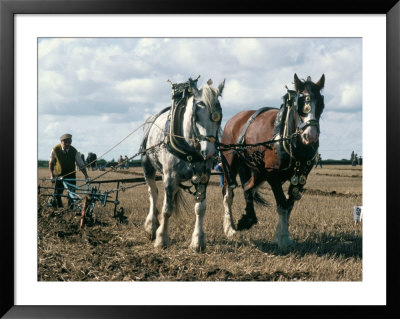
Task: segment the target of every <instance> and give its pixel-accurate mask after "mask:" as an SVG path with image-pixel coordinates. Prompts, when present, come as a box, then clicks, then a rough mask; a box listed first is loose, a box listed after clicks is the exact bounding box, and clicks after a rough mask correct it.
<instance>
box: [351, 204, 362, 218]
mask: <svg viewBox="0 0 400 319" xmlns="http://www.w3.org/2000/svg"><path fill="white" fill-rule="evenodd" d="M353 218H354V221H355V222H361V221H362V219H363V212H362V206H354V210H353Z"/></svg>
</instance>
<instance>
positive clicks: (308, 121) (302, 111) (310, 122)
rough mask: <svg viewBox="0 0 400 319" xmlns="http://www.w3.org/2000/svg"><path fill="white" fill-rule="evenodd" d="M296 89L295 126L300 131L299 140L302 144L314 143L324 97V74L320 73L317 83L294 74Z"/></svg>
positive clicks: (316, 137) (316, 139) (317, 137)
mask: <svg viewBox="0 0 400 319" xmlns="http://www.w3.org/2000/svg"><path fill="white" fill-rule="evenodd" d="M294 84H295V89H296V93H297V94H296V101H295V102H296V103H295V106H296V110H297V114H298V116H297V119H298V120H297V127H298V128H299V130H300V132H301V135H300V137H301V141H302V143H303V144H304V145H311V144H313V143H316V142H317V141H318V139H319V133H320V131H319V119H320V117H321V114H322V111H323V109H324V97H323V95H321V92H320V91H321V90H322V89H323V87H324V84H325V75H324V74H322V76H321V78H320V80H319V81H318V82H317V83H313V82H312V81H311V77H307V79H306V80H305V81H301V80H300V79H299V78H298V77H297V74H295V75H294Z"/></svg>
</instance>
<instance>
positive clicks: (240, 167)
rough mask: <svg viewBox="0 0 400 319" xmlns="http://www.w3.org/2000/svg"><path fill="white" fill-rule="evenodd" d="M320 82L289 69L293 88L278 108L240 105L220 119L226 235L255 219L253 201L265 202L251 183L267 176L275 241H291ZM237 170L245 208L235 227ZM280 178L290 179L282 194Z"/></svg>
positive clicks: (312, 146)
mask: <svg viewBox="0 0 400 319" xmlns="http://www.w3.org/2000/svg"><path fill="white" fill-rule="evenodd" d="M324 82H325V76H324V75H322V77H321V79H320V80H319V81H318V82H317V83H313V82H312V81H311V78H310V77H308V78H307V80H305V81H301V80H300V79H299V78H298V77H297V75H296V74H295V75H294V84H295V91H291V90H288V92H287V94H286V95H285V96H284V97H283V104H282V106H281V108H280V109H276V108H262V109H260V110H258V111H254V110H253V111H242V112H240V113H238V114H236V115H235V116H233V117H232V118H231V119H230V120H229V121H228V122H227V124H226V125H225V128H224V131H223V134H222V137H221V144H220V150H221V157H222V161H223V164H224V172H225V183H224V184H225V186H224V189H223V200H224V209H225V215H224V232H225V234H226V235H227V236H228V237H231V236H233V235H234V234H235V233H236V231H237V230H244V229H249V228H250V227H251V226H252V225H254V224H256V223H257V217H256V214H255V211H254V205H253V202H254V201H255V202H258V203H261V204H266V202H265V201H263V200H262V198H261V197H260V196H259V195H258V193H257V188H258V187H259V186H260V185H261V184H263V182H265V181H267V182H268V183H269V184H270V186H271V188H272V192H273V194H274V197H275V200H276V204H277V211H278V215H279V221H278V225H277V228H276V232H275V242H276V243H277V244H278V246H279V248H283V249H285V248H287V247H288V246H289V245H291V244H292V241H291V239H290V237H289V216H290V212H291V211H292V208H293V205H294V202H295V200H298V199H300V197H301V194H300V193H301V192H302V190H303V187H304V185H305V183H306V180H307V176H308V174H309V172H310V171H311V169H312V166H313V164H314V159H315V156H316V154H317V151H318V146H319V141H318V140H319V132H320V131H319V119H320V116H321V113H322V111H323V109H324V99H323V96H322V95H321V93H320V91H321V89H322V88H323V87H324ZM237 174H239V177H240V181H241V184H242V188H243V191H244V197H245V200H246V208H245V214H243V215H242V217H241V219H240V220H239V222H238V225H237V227H235V225H234V222H233V219H232V201H233V189H234V188H235V187H236V186H237V184H236V176H237ZM286 181H290V186H289V189H288V196H286V195H285V194H284V192H283V189H282V185H283V184H284V183H285V182H286Z"/></svg>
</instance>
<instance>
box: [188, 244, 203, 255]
mask: <svg viewBox="0 0 400 319" xmlns="http://www.w3.org/2000/svg"><path fill="white" fill-rule="evenodd" d="M190 248H191V249H192V250H193V251H194V252H195V253H202V252H204V251H205V250H206V245H204V244H203V245H196V244H190Z"/></svg>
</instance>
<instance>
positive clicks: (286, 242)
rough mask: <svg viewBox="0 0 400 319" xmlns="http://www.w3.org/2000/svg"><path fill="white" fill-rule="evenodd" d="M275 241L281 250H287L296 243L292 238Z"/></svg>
mask: <svg viewBox="0 0 400 319" xmlns="http://www.w3.org/2000/svg"><path fill="white" fill-rule="evenodd" d="M275 243H276V244H277V245H278V248H279V249H281V250H287V249H289V248H290V247H292V246H293V245H294V243H293V241H292V240H291V239H290V238H281V239H280V240H278V239H275Z"/></svg>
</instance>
